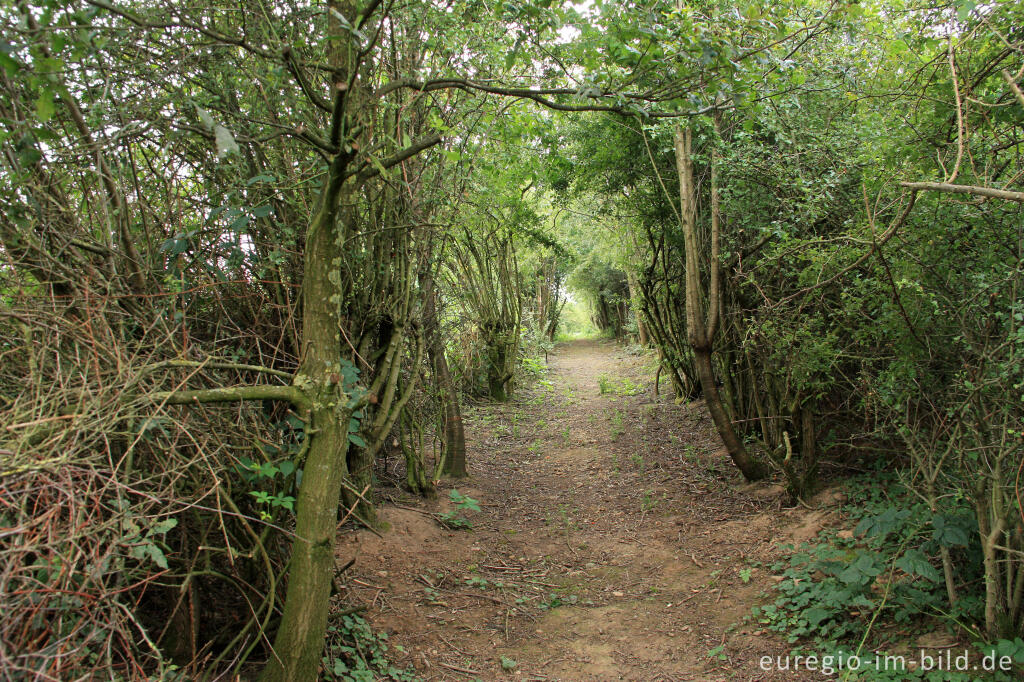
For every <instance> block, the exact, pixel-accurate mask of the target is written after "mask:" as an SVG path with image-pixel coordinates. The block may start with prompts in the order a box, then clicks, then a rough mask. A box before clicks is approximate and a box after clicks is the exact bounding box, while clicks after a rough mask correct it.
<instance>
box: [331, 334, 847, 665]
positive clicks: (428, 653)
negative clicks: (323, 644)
mask: <svg viewBox="0 0 1024 682" xmlns="http://www.w3.org/2000/svg"><path fill="white" fill-rule="evenodd" d="M654 367H655V363H654V359H653V357H652V356H650V355H632V354H629V353H628V352H627V351H626V349H624V348H622V347H621V346H617V345H615V344H612V343H608V342H598V341H577V342H572V343H567V344H562V345H559V346H558V348H557V349H556V351H555V353H553V354H552V356H551V359H550V363H549V373H548V375H547V376H546V377H544V378H542V379H540V380H539V381H537V382H535V383H534V384H533V385H532V386H527V387H524V388H522V389H521V390H520V392H519V394H518V397H517V399H516V400H514V401H512V402H509V403H507V404H502V405H493V404H485V405H480V406H477V407H474V408H471V409H469V410H467V414H466V427H467V445H468V456H469V462H470V469H471V476H470V478H469V479H466V480H461V481H442V482H441V483H440V484H439V487H438V493H439V494H438V497H437V499H436V500H427V501H424V500H421V499H418V498H414V497H412V496H410V495H407V494H401V493H399V492H398V491H397V490H393V491H392V493H391V495H390V498H391V499H390V503H388V502H387V501H385V503H384V504H383V505H382V516H383V518H384V519H385V520H386V521H387V522H388V523H389V524H390V527H391V528H390V530H389V531H388V532H387V533H385V534H384V536H383V538H380V537H377V536H375V535H373V534H371V533H370V532H368V531H365V530H363V531H358V532H354V533H350V534H347V535H343V536H342V537H341V539H340V541H339V546H338V552H337V558H338V562H339V565H341V564H344V563H345V562H347V561H348V560H350V559H352V558H355V559H356V563H355V565H354V566H353V567H352V568H351V569H350V570H349V571H347V572H346V573H345V574H344V576H343V577H342V582H343V583H344V584H345V587H344V589H343V594H342V599H341V602H342V604H343V605H344V606H351V605H353V604H363V605H366V606H367V610H366V612H365V617H366V618H367V620H368V621H369V622H370V623H371V624H372V626H373V627H374V628H375V629H377V630H381V631H384V632H387V633H388V635H389V639H388V642H389V646H390V649H391V651H390V652H389V653H390V654H391V655H392V656H393V662H394V663H395V664H396V665H398V666H413V667H415V668H416V670H417V673H418V674H419V675H420V676H422V677H423V678H424V679H427V680H472V679H479V680H506V679H507V680H564V681H580V682H582V681H584V680H602V681H603V680H652V681H653V680H699V681H701V682H712V681H715V680H783V679H785V680H794V679H801V677H800V676H799V675H795V674H794V673H792V672H779V671H774V672H773V671H767V672H766V671H764V670H762V669H761V668H760V665H759V661H760V659H761V657H762V656H783V655H785V654H786V652H787V651H788V648H789V647H788V646H787V644H786V643H785V641H784V640H782V639H781V638H780V637H779V636H778V635H776V634H775V633H773V632H768V631H763V630H761V629H759V627H758V625H757V623H756V622H752V621H750V620H748V619H746V618H747V616H748V615H749V612H750V609H751V608H752V607H753V606H755V605H758V604H760V603H763V602H764V601H766V599H767V598H768V597H766V596H765V594H764V593H765V591H766V590H767V589H768V588H769V587H770V586H771V585H772V584H774V580H773V577H772V576H771V573H770V570H769V569H768V567H769V566H770V565H771V563H772V561H773V560H774V559H776V558H777V557H778V550H777V546H778V545H779V544H780V543H799V542H802V541H805V540H808V539H810V538H812V537H813V536H814V535H815V534H816V533H817V532H818V531H819V530H820V529H821V528H822V527H823V526H824V525H827V524H830V523H832V522H833V521H834V519H835V518H836V517H837V514H836V507H837V506H838V505H839V504H840V502H841V496H840V495H829V494H828V493H825V494H823V495H819V496H818V498H816V499H815V500H814V501H812V503H811V506H812V507H815V509H806V508H799V509H786V508H783V497H784V496H783V494H782V489H781V488H780V487H779V486H776V485H771V484H757V485H748V484H745V483H744V482H743V480H742V478H741V477H740V476H739V474H738V473H737V472H736V470H735V469H734V467H733V466H732V464H731V462H730V460H729V459H728V456H727V454H726V453H725V451H724V450H723V449H722V448H721V444H720V443H721V442H720V440H719V439H718V436H717V434H716V432H715V429H714V426H713V424H712V423H711V420H710V417H709V416H708V415H707V413H706V411H705V410H704V407H703V404H702V403H700V402H696V403H693V404H689V405H676V404H675V403H674V402H673V401H672V399H671V393H670V391H666V392H663V393H662V396H661V398H656V397H655V395H654V389H653V380H654ZM666 383H667V382H666ZM602 386H603V387H604V392H602ZM666 388H667V387H666ZM666 393H668V395H666ZM452 487H456V488H458V490H459V492H460V493H462V494H465V495H468V496H470V497H472V498H474V499H476V500H478V501H479V503H480V505H481V511H480V512H474V511H464V512H461V515H462V516H463V517H464V518H465V519H466V520H467V521H468V522H469V523H471V524H472V528H471V529H468V530H452V529H449V528H445V527H443V526H442V525H441V524H440V523H438V522H437V520H436V515H437V514H439V513H445V512H448V511H452V510H453V506H454V505H453V504H452V503H451V501H450V500H449V495H448V493H449V491H450V489H451V488H452ZM386 497H387V493H386ZM395 645H398V646H397V647H396V646H395ZM503 662H504V667H503V665H502V664H503ZM808 679H810V678H808Z"/></svg>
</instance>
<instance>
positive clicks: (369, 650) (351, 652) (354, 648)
mask: <svg viewBox="0 0 1024 682" xmlns="http://www.w3.org/2000/svg"><path fill="white" fill-rule="evenodd" d="M387 640H388V635H387V633H386V632H374V630H373V629H372V628H371V627H370V625H369V624H368V623H367V622H366V621H365V620H364V619H363V618H362V617H361V616H359V615H357V614H346V615H344V616H342V617H341V619H340V621H339V622H337V623H336V624H334V625H331V626H330V627H328V628H327V641H326V646H325V647H324V651H325V655H324V658H323V664H324V665H323V670H324V679H325V680H341V681H342V682H374V681H375V680H392V681H393V682H417V681H418V680H420V679H421V678H420V677H419V676H418V675H416V673H415V671H414V670H412V669H411V668H398V667H396V666H394V665H392V664H391V661H390V655H389V649H390V647H389V646H388V644H387ZM394 649H395V651H397V652H399V653H403V652H404V650H403V649H402V648H401V647H400V646H398V645H396V646H395V647H394Z"/></svg>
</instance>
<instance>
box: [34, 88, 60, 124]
mask: <svg viewBox="0 0 1024 682" xmlns="http://www.w3.org/2000/svg"><path fill="white" fill-rule="evenodd" d="M55 109H56V105H55V104H54V102H53V93H49V92H43V93H40V95H39V97H38V98H37V99H36V116H37V117H38V118H39V122H40V123H46V122H47V121H49V120H50V119H51V118H53V112H54V111H55Z"/></svg>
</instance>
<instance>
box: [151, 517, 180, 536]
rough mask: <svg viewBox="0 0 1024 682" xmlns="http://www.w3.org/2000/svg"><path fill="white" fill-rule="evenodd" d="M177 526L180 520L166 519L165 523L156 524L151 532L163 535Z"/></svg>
mask: <svg viewBox="0 0 1024 682" xmlns="http://www.w3.org/2000/svg"><path fill="white" fill-rule="evenodd" d="M177 525H178V519H164V520H163V521H160V522H159V523H156V524H154V525H153V528H152V529H151V531H150V532H152V533H158V534H161V535H163V534H164V533H166V532H167V531H169V530H171V529H172V528H174V527H175V526H177Z"/></svg>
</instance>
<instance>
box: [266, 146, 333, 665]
mask: <svg viewBox="0 0 1024 682" xmlns="http://www.w3.org/2000/svg"><path fill="white" fill-rule="evenodd" d="M339 166H340V168H339ZM343 171H344V164H338V163H337V162H335V163H333V164H332V167H331V172H330V173H329V176H328V180H327V181H326V183H325V187H324V190H323V192H322V194H321V199H320V205H319V207H318V210H317V213H316V215H315V216H314V218H313V220H312V222H311V224H310V227H309V231H308V232H307V235H306V251H305V272H304V276H303V314H302V343H303V352H302V364H301V365H300V366H299V371H298V372H297V373H296V375H295V379H294V382H293V383H294V384H295V385H296V386H298V387H299V388H300V389H302V390H303V391H304V392H305V393H306V394H307V395H308V396H309V397H310V398H311V401H312V409H311V410H310V413H309V423H308V424H307V425H306V434H307V436H306V437H307V438H308V439H309V441H308V442H309V445H308V449H307V453H306V462H305V466H304V467H303V475H302V485H301V486H300V487H299V495H298V502H297V508H296V512H295V540H294V542H293V545H292V556H291V561H290V562H289V569H288V589H287V592H286V595H287V596H286V598H285V604H284V615H283V616H282V618H281V625H280V627H279V628H278V631H277V636H276V637H275V639H274V650H273V653H272V655H271V658H270V660H269V661H268V662H267V667H266V668H265V669H264V671H263V675H262V677H261V680H262V682H290V681H292V680H315V679H317V678H318V671H319V669H320V657H321V655H322V654H323V646H324V635H325V633H326V631H327V615H328V603H329V600H330V596H331V582H332V579H333V576H334V537H335V525H336V524H337V522H338V504H339V501H340V493H341V485H342V481H343V480H344V478H345V476H346V474H347V473H348V471H347V466H346V455H347V452H348V442H349V441H348V424H349V417H350V415H351V412H352V411H351V409H350V408H348V407H347V406H346V405H347V396H345V394H344V393H343V392H342V390H341V386H340V385H339V384H340V382H339V379H338V374H337V372H338V360H339V358H340V348H341V346H340V338H339V329H340V327H339V317H340V311H339V302H338V300H339V299H338V296H337V291H336V290H337V288H338V287H337V285H336V284H335V283H334V282H332V281H331V279H332V278H331V277H330V274H331V268H332V267H337V263H338V262H339V261H338V259H337V251H338V248H339V247H338V244H339V240H338V239H337V238H336V234H335V233H336V227H335V218H336V214H337V211H336V206H337V197H338V195H339V194H340V191H341V180H340V178H341V177H342V176H341V172H343ZM334 279H335V281H337V278H334Z"/></svg>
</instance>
